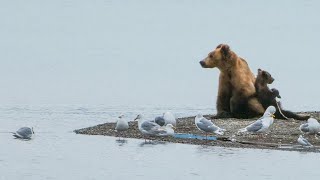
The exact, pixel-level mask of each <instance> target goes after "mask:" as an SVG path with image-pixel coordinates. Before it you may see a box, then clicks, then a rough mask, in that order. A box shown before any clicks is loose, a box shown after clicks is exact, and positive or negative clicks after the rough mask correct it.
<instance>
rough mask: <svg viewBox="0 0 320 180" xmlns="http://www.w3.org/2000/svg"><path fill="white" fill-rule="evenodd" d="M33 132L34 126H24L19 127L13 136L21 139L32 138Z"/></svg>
mask: <svg viewBox="0 0 320 180" xmlns="http://www.w3.org/2000/svg"><path fill="white" fill-rule="evenodd" d="M33 134H34V131H33V128H29V127H22V128H20V129H18V131H16V132H15V133H13V136H14V137H15V138H19V139H26V140H30V139H31V137H32V135H33Z"/></svg>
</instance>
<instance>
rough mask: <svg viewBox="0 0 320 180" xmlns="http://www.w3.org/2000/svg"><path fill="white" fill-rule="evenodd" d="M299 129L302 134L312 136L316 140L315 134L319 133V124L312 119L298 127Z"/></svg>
mask: <svg viewBox="0 0 320 180" xmlns="http://www.w3.org/2000/svg"><path fill="white" fill-rule="evenodd" d="M299 129H300V131H301V132H302V133H307V134H314V135H315V137H316V138H317V134H318V133H319V132H320V123H319V122H318V121H317V120H316V119H314V118H309V119H308V121H307V123H304V124H301V125H300V127H299Z"/></svg>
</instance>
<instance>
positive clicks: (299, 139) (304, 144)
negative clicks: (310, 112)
mask: <svg viewBox="0 0 320 180" xmlns="http://www.w3.org/2000/svg"><path fill="white" fill-rule="evenodd" d="M298 143H299V144H301V145H302V146H308V147H312V146H313V145H312V144H311V143H309V141H308V140H306V139H305V138H304V137H303V136H302V135H300V136H299V138H298Z"/></svg>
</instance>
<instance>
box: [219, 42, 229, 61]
mask: <svg viewBox="0 0 320 180" xmlns="http://www.w3.org/2000/svg"><path fill="white" fill-rule="evenodd" d="M221 52H222V55H223V56H224V57H225V58H227V57H228V56H229V55H230V47H229V46H228V45H226V44H224V45H222V46H221Z"/></svg>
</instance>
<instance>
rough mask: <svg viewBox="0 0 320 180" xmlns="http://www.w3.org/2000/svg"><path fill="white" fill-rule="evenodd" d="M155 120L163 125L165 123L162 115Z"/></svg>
mask: <svg viewBox="0 0 320 180" xmlns="http://www.w3.org/2000/svg"><path fill="white" fill-rule="evenodd" d="M154 122H156V123H157V124H159V125H160V126H163V125H164V124H165V120H164V118H163V117H162V116H158V117H156V118H155V119H154Z"/></svg>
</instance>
